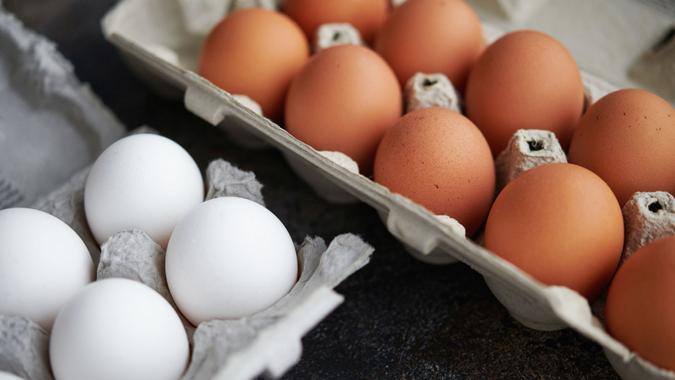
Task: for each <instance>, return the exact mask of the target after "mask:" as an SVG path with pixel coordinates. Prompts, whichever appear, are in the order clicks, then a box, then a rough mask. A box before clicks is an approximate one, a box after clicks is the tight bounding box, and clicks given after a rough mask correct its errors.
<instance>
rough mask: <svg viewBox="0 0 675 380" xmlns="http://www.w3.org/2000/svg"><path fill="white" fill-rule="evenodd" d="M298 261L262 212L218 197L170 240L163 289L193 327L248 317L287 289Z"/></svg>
mask: <svg viewBox="0 0 675 380" xmlns="http://www.w3.org/2000/svg"><path fill="white" fill-rule="evenodd" d="M297 274H298V262H297V256H296V252H295V246H294V245H293V240H292V239H291V237H290V235H289V234H288V231H287V230H286V227H284V225H283V224H282V223H281V221H279V219H278V218H277V217H276V216H275V215H274V214H272V212H270V211H269V210H268V209H266V208H265V207H263V206H261V205H259V204H257V203H255V202H252V201H249V200H247V199H243V198H237V197H223V198H216V199H212V200H209V201H207V202H204V203H202V204H201V205H199V206H198V207H196V208H195V209H194V210H192V212H190V214H189V215H188V216H187V217H185V219H183V220H182V221H181V222H180V223H179V224H178V226H176V229H175V230H174V232H173V235H171V240H170V241H169V246H168V248H167V252H166V276H167V282H168V284H169V290H170V291H171V295H172V296H173V298H174V300H175V301H176V304H177V305H178V308H179V309H180V310H181V312H182V313H183V315H185V316H186V317H187V318H188V319H189V320H190V321H191V322H192V323H193V324H194V325H195V326H196V325H198V324H199V323H200V322H203V321H207V320H211V319H232V318H239V317H244V316H247V315H251V314H253V313H255V312H257V311H261V310H263V309H265V308H267V307H268V306H270V305H272V304H273V303H274V302H276V301H277V300H278V299H279V298H281V297H283V296H284V295H285V294H286V293H288V291H289V290H290V289H291V288H292V287H293V285H294V284H295V281H296V279H297Z"/></svg>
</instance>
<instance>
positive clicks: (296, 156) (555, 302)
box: [102, 0, 675, 380]
mask: <svg viewBox="0 0 675 380" xmlns="http://www.w3.org/2000/svg"><path fill="white" fill-rule="evenodd" d="M102 27H103V31H104V34H105V36H106V38H107V39H108V40H109V41H110V42H111V43H112V44H114V45H115V46H117V47H118V48H119V50H120V52H121V54H122V55H123V57H125V59H127V60H128V62H129V64H130V66H131V68H132V69H133V70H134V71H136V72H137V73H140V76H141V78H142V79H144V80H146V81H147V82H148V83H149V84H150V85H152V86H153V87H155V88H162V89H164V90H166V89H171V91H170V93H171V94H173V95H176V94H178V95H179V96H183V99H184V103H185V106H186V108H187V109H188V110H189V111H191V112H193V113H194V114H196V115H197V116H199V117H201V118H202V119H204V120H206V121H207V122H209V123H210V124H212V125H214V126H217V127H218V128H221V129H223V130H224V131H225V132H226V133H229V134H234V135H242V134H246V135H250V136H253V137H255V138H259V139H261V140H263V141H264V142H265V143H267V144H269V145H271V146H273V147H274V148H276V149H279V150H280V151H281V152H282V153H283V154H284V155H285V156H286V158H287V159H288V161H289V163H290V164H291V167H292V168H294V170H296V171H297V173H298V175H299V176H300V177H302V178H303V179H304V180H306V181H307V182H308V183H309V184H310V185H312V186H313V187H314V188H315V190H317V192H319V194H320V195H323V196H324V197H325V198H327V199H328V200H331V201H334V202H352V201H355V200H359V201H362V202H365V203H367V204H369V205H370V206H372V207H373V208H375V209H376V210H377V211H378V212H379V213H380V215H381V216H382V219H383V221H384V223H385V225H386V226H387V228H388V229H389V231H390V232H391V233H392V234H393V235H394V236H395V237H396V238H397V239H399V240H400V241H402V242H403V243H404V244H405V245H406V246H407V247H408V248H409V250H410V252H411V253H412V254H413V255H414V256H416V257H418V258H420V259H422V260H424V261H427V262H433V263H448V262H452V261H454V260H459V261H462V262H464V263H466V264H468V265H469V266H471V268H473V269H474V270H476V271H477V272H479V273H481V274H482V275H483V276H484V278H485V281H486V283H487V284H488V286H489V287H490V289H491V290H492V292H493V293H494V295H495V296H496V297H497V299H498V300H499V301H500V302H501V303H502V304H503V305H504V306H505V307H506V308H507V309H508V310H509V312H510V313H511V315H512V316H513V317H514V318H516V319H517V320H519V321H520V322H522V323H523V324H524V325H526V326H529V327H531V328H534V329H539V330H555V329H560V328H565V327H570V328H572V329H574V330H576V331H578V332H579V333H580V334H582V335H584V336H586V337H588V338H589V339H592V340H593V341H595V342H597V343H598V344H600V345H602V346H603V348H604V349H605V352H606V354H607V357H608V358H609V360H610V362H611V363H612V365H613V366H614V368H615V369H616V371H617V372H618V373H619V374H620V375H621V376H622V377H624V378H625V379H671V380H672V379H675V373H673V372H669V371H664V370H661V369H658V368H656V367H655V366H653V365H651V364H649V363H647V362H646V361H644V360H642V359H641V358H639V357H638V356H637V355H636V354H635V353H633V352H631V351H630V350H629V349H628V348H627V347H626V346H624V345H623V344H621V343H620V342H618V341H617V340H615V339H614V338H612V337H611V336H610V335H609V334H608V333H607V332H605V330H604V329H603V328H602V324H601V322H600V320H599V319H598V318H597V317H595V316H594V315H593V313H592V311H591V307H590V305H589V303H588V301H587V300H586V299H585V298H584V297H582V296H581V295H579V294H578V293H576V292H574V291H572V290H570V289H568V288H564V287H557V286H546V285H544V284H542V283H541V282H539V281H537V280H535V279H534V278H532V277H531V276H529V275H528V274H527V273H524V272H523V271H521V270H520V269H518V268H517V267H515V266H513V265H512V264H510V263H508V262H507V261H505V260H502V259H501V258H499V257H497V256H496V255H494V254H492V253H491V252H489V251H488V250H486V249H484V248H483V247H481V246H479V245H477V244H475V243H474V242H472V241H470V240H468V239H466V238H464V237H463V236H462V235H461V234H458V233H457V229H456V228H453V224H452V223H450V222H448V221H447V220H444V219H443V218H439V217H438V216H436V215H433V214H432V213H430V212H429V211H428V210H426V209H425V208H423V207H421V206H420V205H418V204H416V203H414V202H411V201H410V200H408V199H407V198H405V197H403V196H400V195H397V194H393V193H391V192H390V191H389V190H387V189H386V188H385V187H383V186H381V185H379V184H377V183H375V182H374V181H372V180H370V179H369V178H366V177H365V176H362V175H360V174H358V173H354V172H353V171H350V170H348V169H347V168H345V167H344V164H341V163H339V162H338V161H333V160H331V159H330V155H326V154H322V152H319V151H317V150H315V149H313V148H311V147H310V146H308V145H306V144H304V143H303V142H301V141H299V140H297V139H295V138H294V137H293V136H291V135H290V134H288V133H287V132H286V131H285V130H284V129H282V128H280V127H279V126H278V125H276V124H275V123H274V122H272V121H271V120H269V119H267V118H264V117H262V116H260V115H258V114H256V113H254V112H252V111H250V110H249V109H247V108H246V107H243V106H242V105H241V104H239V103H238V102H237V101H236V100H235V98H234V97H233V95H232V94H229V93H227V92H225V91H223V90H221V89H219V88H217V87H216V86H214V85H213V84H211V83H210V82H209V81H207V80H206V79H204V78H203V77H201V76H199V75H198V74H197V73H196V72H195V69H196V65H197V59H198V55H199V49H200V47H201V42H202V40H203V38H204V37H203V36H200V35H196V34H191V33H190V32H189V31H188V29H187V28H186V26H185V25H184V17H183V14H182V11H181V7H180V6H179V5H178V4H176V2H175V1H164V0H123V1H121V2H119V3H118V4H117V6H116V7H115V8H113V9H112V10H111V11H110V12H109V13H108V14H107V15H106V16H105V18H104V20H103V24H102ZM484 34H485V36H486V39H487V40H488V42H491V41H493V40H494V39H496V38H497V37H498V36H499V35H500V34H501V32H500V31H499V30H498V29H496V28H494V27H491V26H490V25H484ZM167 57H168V59H167ZM582 79H583V82H584V87H585V92H586V98H587V102H588V103H589V104H590V103H593V102H594V101H596V100H597V99H598V98H600V97H602V96H603V95H605V94H607V93H608V92H611V91H613V90H614V89H615V88H614V87H613V86H612V85H610V84H608V83H607V82H605V81H603V80H601V79H599V78H596V77H593V76H591V75H589V74H587V73H582ZM165 93H167V92H165Z"/></svg>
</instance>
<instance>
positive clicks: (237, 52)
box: [199, 8, 309, 120]
mask: <svg viewBox="0 0 675 380" xmlns="http://www.w3.org/2000/svg"><path fill="white" fill-rule="evenodd" d="M308 56H309V44H308V42H307V39H306V38H305V35H304V34H303V33H302V30H300V27H298V25H296V24H295V22H293V20H291V19H290V18H288V17H287V16H286V15H284V14H282V13H279V12H276V11H271V10H267V9H262V8H249V9H244V10H239V11H236V12H234V13H231V14H230V15H228V16H227V17H226V18H224V19H223V21H221V22H220V23H219V24H218V25H216V27H215V28H213V30H211V33H209V36H208V37H207V39H206V42H205V43H204V46H203V48H202V53H201V57H200V61H199V73H200V74H201V75H202V76H203V77H205V78H206V79H208V80H210V81H211V82H213V84H215V85H216V86H218V87H220V88H222V89H224V90H225V91H228V92H229V93H231V94H240V95H246V96H248V97H249V98H251V99H253V100H254V101H255V102H257V103H258V104H259V105H260V106H261V107H262V110H263V114H264V115H265V116H267V117H269V118H271V119H275V120H277V119H280V118H281V114H282V111H283V107H284V98H285V96H286V92H287V90H288V86H289V84H290V83H291V80H292V79H293V77H294V76H295V75H296V74H297V73H298V72H299V71H300V69H301V68H302V66H303V65H304V64H305V62H306V61H307V57H308Z"/></svg>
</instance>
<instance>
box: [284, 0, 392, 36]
mask: <svg viewBox="0 0 675 380" xmlns="http://www.w3.org/2000/svg"><path fill="white" fill-rule="evenodd" d="M282 8H283V11H284V12H286V14H288V15H289V16H290V17H291V18H292V19H293V20H295V21H296V22H297V23H298V25H300V27H301V28H302V30H303V31H304V32H305V34H306V35H307V37H308V38H309V39H310V40H311V39H312V38H314V34H315V33H316V30H317V28H318V27H319V26H321V25H322V24H326V23H348V24H351V25H352V26H353V27H355V28H356V29H357V30H358V31H359V33H360V34H361V36H362V37H363V39H364V40H365V41H367V42H370V41H372V40H373V38H374V36H375V33H377V31H378V29H379V28H380V27H381V26H382V24H384V22H385V20H386V19H387V16H388V15H389V0H330V1H326V0H285V1H284V3H283V7H282Z"/></svg>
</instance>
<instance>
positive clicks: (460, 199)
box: [374, 108, 495, 235]
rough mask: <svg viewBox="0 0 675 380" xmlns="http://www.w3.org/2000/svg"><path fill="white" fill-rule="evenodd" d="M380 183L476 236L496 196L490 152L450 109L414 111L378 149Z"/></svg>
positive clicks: (473, 129)
mask: <svg viewBox="0 0 675 380" xmlns="http://www.w3.org/2000/svg"><path fill="white" fill-rule="evenodd" d="M374 177H375V181H376V182H378V183H380V184H382V185H384V186H386V187H388V188H389V190H391V191H393V192H395V193H399V194H402V195H405V196H406V197H408V198H410V199H412V200H413V201H415V202H417V203H419V204H421V205H422V206H424V207H426V208H428V209H429V210H430V211H431V212H433V213H434V214H437V215H448V216H450V217H452V218H455V219H457V220H458V221H459V222H460V223H461V224H462V225H464V227H465V228H466V231H467V235H472V234H474V233H475V232H476V230H478V228H480V226H481V225H482V224H483V222H484V221H485V217H486V215H487V213H488V210H489V209H490V204H491V203H492V199H493V196H494V189H495V171H494V165H493V163H492V155H491V154H490V147H489V146H488V144H487V142H486V141H485V138H484V137H483V135H482V134H481V133H480V131H479V130H478V128H476V126H475V125H474V124H473V123H472V122H471V121H470V120H469V119H467V118H466V117H464V116H462V115H461V114H459V113H457V112H455V111H451V110H449V109H445V108H425V109H419V110H416V111H413V112H410V113H408V114H406V115H405V116H403V117H402V118H401V120H400V121H399V122H398V123H397V124H396V125H395V126H394V127H393V128H391V129H390V130H389V131H387V134H386V135H385V137H384V139H382V142H381V143H380V146H379V148H378V150H377V156H376V157H375V167H374Z"/></svg>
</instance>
